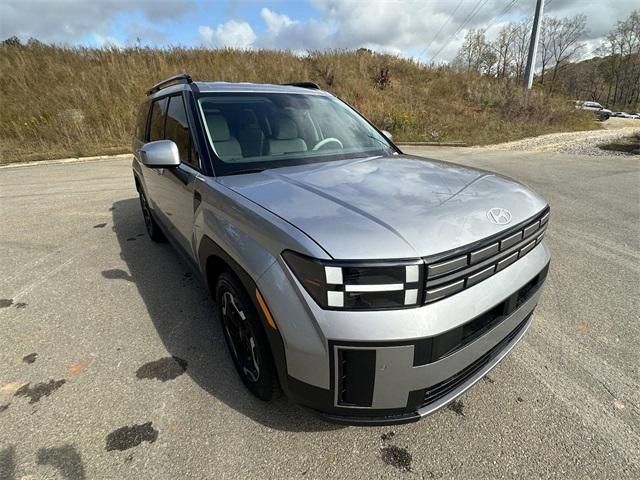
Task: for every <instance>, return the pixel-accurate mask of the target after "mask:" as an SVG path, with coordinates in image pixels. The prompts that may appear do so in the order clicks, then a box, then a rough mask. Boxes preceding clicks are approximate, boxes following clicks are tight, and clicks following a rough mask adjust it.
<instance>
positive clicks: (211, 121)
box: [205, 112, 231, 142]
mask: <svg viewBox="0 0 640 480" xmlns="http://www.w3.org/2000/svg"><path fill="white" fill-rule="evenodd" d="M205 116H206V117H207V126H208V127H209V133H210V134H211V140H213V141H214V142H226V141H227V140H229V138H231V135H230V134H229V125H227V121H226V120H225V119H224V117H223V116H222V115H220V114H219V113H217V112H216V113H205Z"/></svg>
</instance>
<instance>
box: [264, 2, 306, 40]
mask: <svg viewBox="0 0 640 480" xmlns="http://www.w3.org/2000/svg"><path fill="white" fill-rule="evenodd" d="M260 16H261V17H262V19H263V20H264V23H265V24H266V25H267V32H268V33H269V34H270V35H278V34H279V33H280V32H281V31H282V30H283V29H285V28H288V27H291V26H292V25H296V24H299V23H300V22H294V21H293V20H291V19H290V18H289V17H287V16H286V15H281V14H279V13H276V12H272V11H271V10H269V9H268V8H263V9H262V10H260Z"/></svg>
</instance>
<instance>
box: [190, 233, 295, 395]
mask: <svg viewBox="0 0 640 480" xmlns="http://www.w3.org/2000/svg"><path fill="white" fill-rule="evenodd" d="M211 257H217V258H219V259H221V260H222V261H223V262H224V264H226V266H227V267H228V268H229V269H230V270H231V271H232V272H233V273H234V274H235V275H236V276H237V277H238V279H240V283H242V286H243V287H244V289H245V290H246V292H247V295H248V296H249V298H250V299H251V302H252V303H253V307H254V309H255V311H256V312H257V313H258V317H259V318H260V321H261V322H262V327H263V329H264V332H265V334H266V335H267V340H268V341H269V346H270V347H271V354H272V355H273V363H274V364H275V366H276V371H277V373H278V379H279V380H280V386H281V388H282V390H283V391H284V392H285V394H286V395H287V396H289V389H288V387H287V359H286V355H285V351H284V342H283V340H282V336H281V335H280V332H279V331H277V330H274V329H273V328H271V327H270V326H269V324H268V322H267V318H266V317H265V315H264V313H263V311H262V308H261V307H260V305H259V304H258V300H257V298H256V293H255V292H256V290H257V288H258V287H257V285H256V283H255V282H254V280H253V278H251V275H249V274H248V273H247V272H246V270H245V269H244V268H242V267H241V266H240V264H238V262H236V261H235V260H234V259H233V258H232V257H231V256H230V255H229V254H228V253H227V252H226V251H225V250H224V249H223V248H222V247H220V245H218V244H217V243H216V242H214V241H213V240H212V239H211V238H210V237H208V236H204V237H203V238H202V240H201V241H200V247H199V248H198V260H199V264H200V272H201V273H202V278H203V279H204V282H205V285H206V286H207V288H208V289H209V292H210V293H211V295H212V296H215V292H214V289H215V285H210V284H209V281H210V279H209V276H208V275H207V262H208V260H209V258H211ZM214 300H215V298H214ZM277 322H278V320H277V319H276V324H277Z"/></svg>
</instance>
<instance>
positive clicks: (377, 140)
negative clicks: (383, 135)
mask: <svg viewBox="0 0 640 480" xmlns="http://www.w3.org/2000/svg"><path fill="white" fill-rule="evenodd" d="M367 137H369V138H372V139H373V140H375V141H376V142H378V143H379V144H380V145H382V146H383V147H385V148H387V149H389V150H392V147H391V145H389V144H388V143H385V142H383V141H382V140H380V139H379V138H376V137H374V136H373V135H371V134H367Z"/></svg>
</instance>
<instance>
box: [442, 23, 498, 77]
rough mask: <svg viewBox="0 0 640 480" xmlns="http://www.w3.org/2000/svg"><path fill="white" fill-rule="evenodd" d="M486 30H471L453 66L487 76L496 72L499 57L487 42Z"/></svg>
mask: <svg viewBox="0 0 640 480" xmlns="http://www.w3.org/2000/svg"><path fill="white" fill-rule="evenodd" d="M485 33H486V31H485V30H484V29H477V30H475V29H474V30H469V31H468V32H467V34H466V35H465V37H464V43H463V44H462V47H460V50H458V54H457V55H456V57H455V59H454V60H453V64H454V65H455V66H456V67H458V68H462V69H464V70H475V71H477V72H479V73H482V74H485V75H491V74H493V72H494V69H493V67H494V65H495V64H496V62H497V56H496V54H495V53H494V51H493V48H492V46H491V45H490V44H489V43H488V42H487V40H486V37H485Z"/></svg>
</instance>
